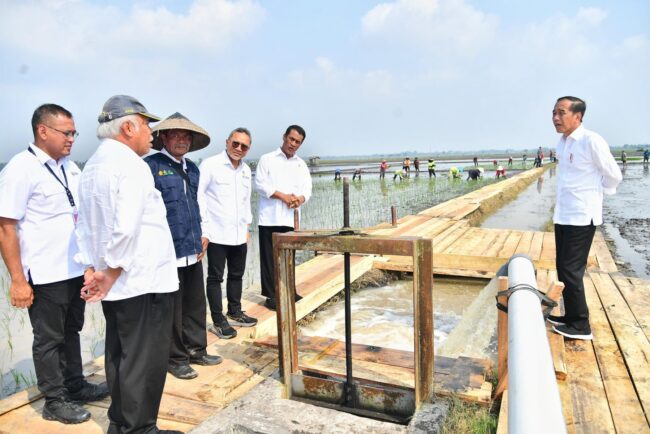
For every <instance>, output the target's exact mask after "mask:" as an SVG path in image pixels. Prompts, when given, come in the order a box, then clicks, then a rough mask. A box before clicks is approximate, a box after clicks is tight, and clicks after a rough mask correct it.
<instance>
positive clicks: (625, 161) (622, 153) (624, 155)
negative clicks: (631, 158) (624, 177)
mask: <svg viewBox="0 0 650 434" xmlns="http://www.w3.org/2000/svg"><path fill="white" fill-rule="evenodd" d="M621 162H622V163H623V165H624V166H625V165H626V164H627V152H625V151H621Z"/></svg>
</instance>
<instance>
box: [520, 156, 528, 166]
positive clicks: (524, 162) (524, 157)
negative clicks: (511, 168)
mask: <svg viewBox="0 0 650 434" xmlns="http://www.w3.org/2000/svg"><path fill="white" fill-rule="evenodd" d="M527 159H528V155H527V154H526V153H525V152H524V153H523V154H522V156H521V166H522V167H523V168H524V169H525V168H526V160H527Z"/></svg>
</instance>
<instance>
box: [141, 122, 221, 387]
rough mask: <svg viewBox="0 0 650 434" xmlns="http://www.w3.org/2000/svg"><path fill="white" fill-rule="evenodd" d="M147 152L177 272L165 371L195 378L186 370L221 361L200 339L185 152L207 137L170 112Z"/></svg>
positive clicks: (193, 181)
mask: <svg viewBox="0 0 650 434" xmlns="http://www.w3.org/2000/svg"><path fill="white" fill-rule="evenodd" d="M153 131H154V139H153V144H152V147H153V148H154V149H156V150H159V151H161V152H158V153H157V154H153V155H150V156H148V157H147V158H145V159H144V161H145V162H146V163H147V164H148V165H149V167H150V169H151V174H152V175H153V179H154V182H155V185H156V189H158V190H159V191H160V194H161V195H162V198H163V201H164V202H165V208H167V223H169V229H170V230H171V233H172V239H173V240H174V250H175V251H176V266H177V268H178V282H179V287H178V292H175V293H174V323H173V327H172V341H171V348H170V351H169V366H168V367H167V370H168V372H169V373H170V374H172V375H173V376H174V377H176V378H180V379H182V380H189V379H192V378H195V377H196V376H198V375H199V374H198V373H197V372H196V371H195V370H194V369H193V368H192V367H191V366H190V363H192V364H195V365H204V366H210V365H217V364H219V363H221V357H219V356H212V355H209V354H208V353H207V351H206V346H207V345H208V342H207V336H206V334H205V311H206V309H205V288H204V286H203V264H202V262H201V260H202V259H203V255H204V248H203V244H202V240H201V213H200V212H199V202H198V200H197V190H198V187H199V168H198V167H196V164H194V162H192V160H190V159H189V158H186V157H185V154H187V153H188V152H193V151H198V150H199V149H203V148H205V147H206V146H208V144H209V143H210V137H209V136H208V133H207V132H206V131H205V130H204V129H203V128H201V127H199V126H198V125H196V124H194V123H193V122H191V121H190V120H189V119H187V118H186V117H185V116H183V115H182V114H180V113H174V114H173V115H171V116H170V117H168V118H167V119H165V120H164V121H162V122H161V123H159V124H158V125H156V126H155V127H154V129H153Z"/></svg>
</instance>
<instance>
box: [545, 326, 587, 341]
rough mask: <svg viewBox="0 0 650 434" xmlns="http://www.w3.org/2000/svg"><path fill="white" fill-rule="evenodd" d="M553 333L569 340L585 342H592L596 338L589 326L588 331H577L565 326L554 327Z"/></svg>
mask: <svg viewBox="0 0 650 434" xmlns="http://www.w3.org/2000/svg"><path fill="white" fill-rule="evenodd" d="M553 331H554V332H555V333H557V334H559V335H562V336H564V337H567V338H569V339H581V340H583V341H590V340H592V339H593V338H594V336H593V335H592V334H591V328H589V326H587V328H586V329H577V328H575V327H573V326H570V325H568V324H565V325H561V326H553Z"/></svg>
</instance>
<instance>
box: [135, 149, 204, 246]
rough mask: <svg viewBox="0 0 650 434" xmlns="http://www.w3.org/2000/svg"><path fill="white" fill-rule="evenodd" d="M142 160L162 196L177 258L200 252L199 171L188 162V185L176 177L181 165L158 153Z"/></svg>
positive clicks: (178, 176)
mask: <svg viewBox="0 0 650 434" xmlns="http://www.w3.org/2000/svg"><path fill="white" fill-rule="evenodd" d="M144 161H145V162H146V163H147V164H148V165H149V167H150V168H151V174H152V175H153V179H154V182H155V185H156V188H157V189H158V190H159V191H160V193H161V194H162V198H163V200H164V201H165V208H167V223H168V224H169V229H170V230H171V233H172V238H173V239H174V249H175V250H176V257H177V258H184V257H185V256H189V255H192V254H198V253H201V251H202V250H203V249H202V246H201V214H200V213H199V202H198V201H197V199H196V192H197V191H198V188H199V168H198V167H197V166H196V164H194V163H193V162H192V161H190V160H189V159H187V158H186V159H185V161H186V163H187V177H188V180H189V185H188V183H186V181H185V179H183V177H182V176H181V175H180V174H179V172H183V165H182V164H179V163H177V162H175V161H173V160H171V159H170V158H169V157H168V156H167V155H165V154H163V153H162V152H159V153H157V154H154V155H150V156H148V157H146V158H145V159H144Z"/></svg>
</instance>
